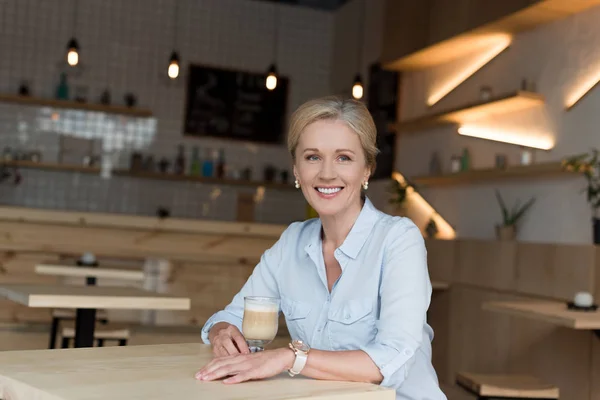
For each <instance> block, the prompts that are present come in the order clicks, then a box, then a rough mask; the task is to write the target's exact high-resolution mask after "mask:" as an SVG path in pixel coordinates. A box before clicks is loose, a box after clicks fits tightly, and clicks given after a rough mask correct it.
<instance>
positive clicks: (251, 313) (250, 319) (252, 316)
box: [242, 296, 279, 351]
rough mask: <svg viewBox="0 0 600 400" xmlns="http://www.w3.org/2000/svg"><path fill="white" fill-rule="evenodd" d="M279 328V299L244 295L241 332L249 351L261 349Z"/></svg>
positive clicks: (269, 341)
mask: <svg viewBox="0 0 600 400" xmlns="http://www.w3.org/2000/svg"><path fill="white" fill-rule="evenodd" d="M278 329H279V299H277V298H274V297H251V296H248V297H245V298H244V319H243V322H242V333H243V334H244V337H245V338H246V342H247V343H248V347H250V350H251V351H262V350H263V349H264V346H266V345H267V344H269V343H271V341H272V340H273V339H275V335H277V330H278Z"/></svg>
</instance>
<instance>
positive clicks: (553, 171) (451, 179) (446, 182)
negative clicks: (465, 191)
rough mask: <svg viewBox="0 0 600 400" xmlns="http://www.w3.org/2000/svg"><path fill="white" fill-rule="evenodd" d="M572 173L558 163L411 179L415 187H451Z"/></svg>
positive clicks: (572, 174)
mask: <svg viewBox="0 0 600 400" xmlns="http://www.w3.org/2000/svg"><path fill="white" fill-rule="evenodd" d="M574 174H576V173H574V172H569V171H565V170H563V169H562V165H561V163H559V162H551V163H543V164H532V165H523V166H514V167H507V168H504V169H499V168H489V169H479V170H470V171H464V172H457V173H454V174H444V175H429V176H415V177H413V178H412V179H411V181H412V182H414V184H415V185H417V186H451V185H461V184H477V183H491V182H498V181H503V180H518V179H546V178H557V177H567V176H574Z"/></svg>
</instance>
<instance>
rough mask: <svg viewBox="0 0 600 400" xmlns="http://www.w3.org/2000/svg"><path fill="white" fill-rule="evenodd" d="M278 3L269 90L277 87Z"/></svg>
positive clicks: (274, 15)
mask: <svg viewBox="0 0 600 400" xmlns="http://www.w3.org/2000/svg"><path fill="white" fill-rule="evenodd" d="M277 7H278V5H277V4H273V31H274V32H273V33H274V35H273V36H274V37H273V59H274V61H273V64H271V66H270V67H269V69H268V71H267V80H266V86H267V89H269V90H275V88H276V87H277V75H278V74H277V66H276V61H277V47H278V46H277V45H278V41H279V20H278V19H277V17H278V9H277Z"/></svg>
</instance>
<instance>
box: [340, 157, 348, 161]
mask: <svg viewBox="0 0 600 400" xmlns="http://www.w3.org/2000/svg"><path fill="white" fill-rule="evenodd" d="M339 159H340V161H350V157H348V156H340V157H339Z"/></svg>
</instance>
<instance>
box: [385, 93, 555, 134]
mask: <svg viewBox="0 0 600 400" xmlns="http://www.w3.org/2000/svg"><path fill="white" fill-rule="evenodd" d="M543 104H544V97H543V96H542V95H540V94H539V93H534V92H527V91H522V90H518V91H516V92H511V93H508V94H504V95H501V96H498V97H494V98H492V99H490V100H488V101H484V102H481V101H479V102H474V103H470V104H467V105H465V106H462V107H460V108H454V109H450V110H446V111H442V112H439V113H436V114H432V115H426V116H423V117H419V118H415V119H411V120H407V121H400V122H399V123H397V124H395V126H394V128H395V130H396V132H400V133H406V132H414V131H419V130H424V129H429V128H432V127H435V126H443V125H456V124H464V123H468V122H473V121H476V120H478V119H481V118H484V117H490V116H493V115H498V114H507V113H510V112H513V111H520V110H525V109H527V108H531V107H535V106H539V105H543Z"/></svg>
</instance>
